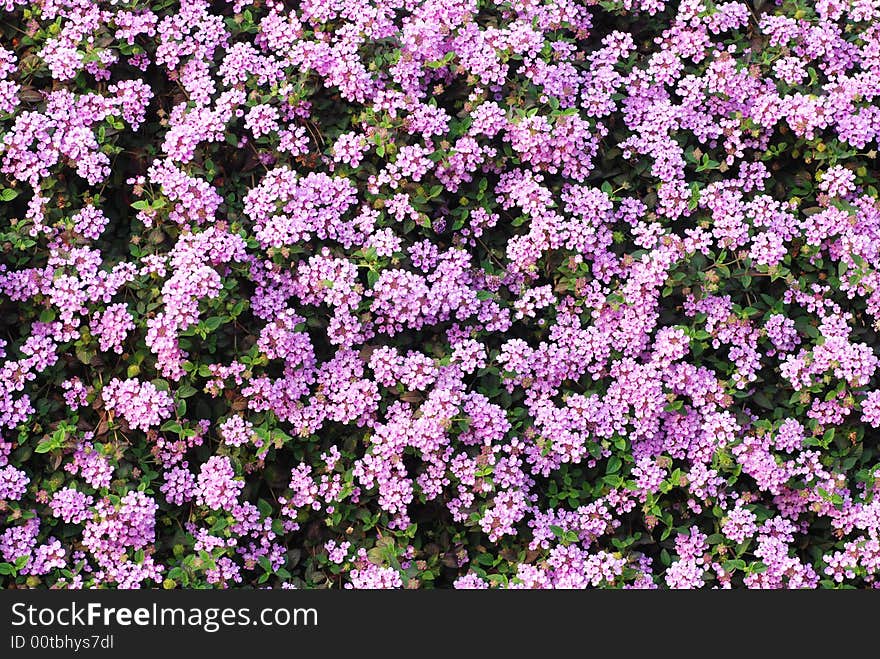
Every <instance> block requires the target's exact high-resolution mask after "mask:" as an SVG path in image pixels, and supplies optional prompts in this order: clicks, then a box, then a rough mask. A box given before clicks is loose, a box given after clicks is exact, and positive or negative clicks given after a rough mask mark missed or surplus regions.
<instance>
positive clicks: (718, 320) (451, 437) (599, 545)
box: [0, 0, 880, 588]
mask: <svg viewBox="0 0 880 659" xmlns="http://www.w3.org/2000/svg"><path fill="white" fill-rule="evenodd" d="M2 4H3V6H2V10H3V12H4V13H3V17H2V20H0V34H2V43H0V45H2V48H0V78H2V80H0V135H2V137H0V559H2V560H0V586H2V587H4V588H25V587H29V588H99V587H100V588H138V587H164V588H176V587H181V588H193V587H213V588H240V587H252V586H256V587H272V588H315V587H318V588H323V587H333V588H376V587H403V588H425V587H428V588H430V587H453V586H454V587H458V588H488V587H493V588H494V587H501V588H549V587H559V588H562V587H575V588H582V587H614V588H658V587H659V588H699V587H711V588H716V587H717V588H731V587H733V588H738V587H750V588H802V587H805V588H813V587H837V586H855V587H871V586H874V585H875V584H876V583H878V582H877V575H878V570H880V501H878V499H877V498H876V496H875V495H876V493H877V490H878V487H880V454H878V449H880V432H878V431H877V430H876V428H877V426H880V373H878V354H880V350H878V348H880V345H878V335H877V332H878V330H880V325H878V319H880V202H878V191H877V185H878V183H877V181H878V170H877V159H876V156H877V138H878V132H880V102H878V100H880V2H878V0H817V1H816V2H812V1H810V2H807V1H806V0H782V1H779V2H775V3H774V2H772V1H769V0H765V1H757V0H753V1H750V2H738V1H734V2H720V3H715V2H712V1H711V0H681V1H667V0H505V1H498V2H493V1H489V0H423V1H419V0H304V1H302V2H282V1H280V0H250V1H249V0H236V1H234V2H233V1H231V0H226V1H224V0H215V1H214V2H207V1H205V0H181V1H180V2H177V1H175V0H36V1H34V2H27V1H25V0H4V2H3V3H2Z"/></svg>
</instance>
